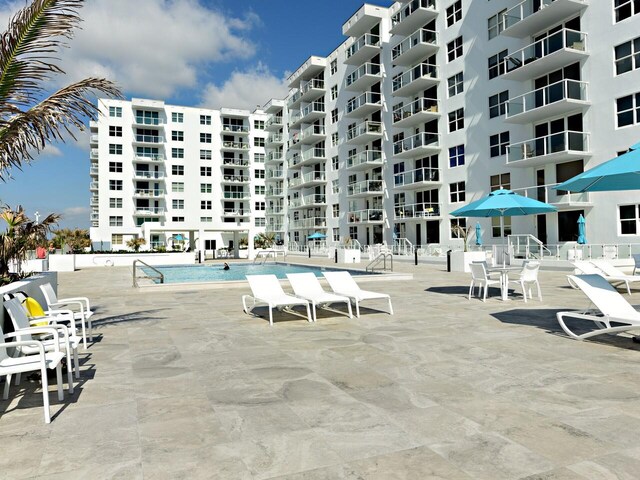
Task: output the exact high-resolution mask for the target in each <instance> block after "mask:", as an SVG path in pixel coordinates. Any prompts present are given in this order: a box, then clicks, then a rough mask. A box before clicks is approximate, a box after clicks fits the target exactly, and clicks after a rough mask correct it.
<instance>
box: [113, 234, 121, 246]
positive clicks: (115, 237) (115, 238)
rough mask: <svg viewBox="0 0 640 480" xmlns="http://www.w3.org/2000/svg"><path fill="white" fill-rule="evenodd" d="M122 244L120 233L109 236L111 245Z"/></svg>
mask: <svg viewBox="0 0 640 480" xmlns="http://www.w3.org/2000/svg"><path fill="white" fill-rule="evenodd" d="M123 243H124V237H123V235H122V234H121V233H113V234H111V244H112V245H122V244H123Z"/></svg>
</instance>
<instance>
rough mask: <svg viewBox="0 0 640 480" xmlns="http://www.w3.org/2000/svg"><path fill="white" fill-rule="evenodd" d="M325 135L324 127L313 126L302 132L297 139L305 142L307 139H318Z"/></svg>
mask: <svg viewBox="0 0 640 480" xmlns="http://www.w3.org/2000/svg"><path fill="white" fill-rule="evenodd" d="M323 135H325V130H324V125H311V126H310V127H307V128H305V129H304V130H302V131H301V132H300V135H299V136H298V137H297V139H298V141H303V140H305V139H307V138H311V137H318V136H323Z"/></svg>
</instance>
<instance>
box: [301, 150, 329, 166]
mask: <svg viewBox="0 0 640 480" xmlns="http://www.w3.org/2000/svg"><path fill="white" fill-rule="evenodd" d="M325 160H326V151H325V149H324V148H321V147H311V148H310V149H308V150H305V151H304V152H302V155H301V156H300V166H304V165H313V164H314V163H318V162H324V161H325Z"/></svg>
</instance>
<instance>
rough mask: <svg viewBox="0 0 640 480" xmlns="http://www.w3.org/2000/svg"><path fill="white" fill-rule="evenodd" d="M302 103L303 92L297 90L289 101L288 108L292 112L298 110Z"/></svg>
mask: <svg viewBox="0 0 640 480" xmlns="http://www.w3.org/2000/svg"><path fill="white" fill-rule="evenodd" d="M301 101H302V92H301V91H300V90H296V91H295V93H294V94H293V95H291V96H290V97H289V100H287V108H288V109H289V110H292V109H294V108H296V107H297V106H298V104H299V103H300V102H301Z"/></svg>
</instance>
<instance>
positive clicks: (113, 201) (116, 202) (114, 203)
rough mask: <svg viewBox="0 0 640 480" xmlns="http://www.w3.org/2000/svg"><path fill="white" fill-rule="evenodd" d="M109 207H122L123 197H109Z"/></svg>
mask: <svg viewBox="0 0 640 480" xmlns="http://www.w3.org/2000/svg"><path fill="white" fill-rule="evenodd" d="M109 208H122V199H121V198H110V199H109Z"/></svg>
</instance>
